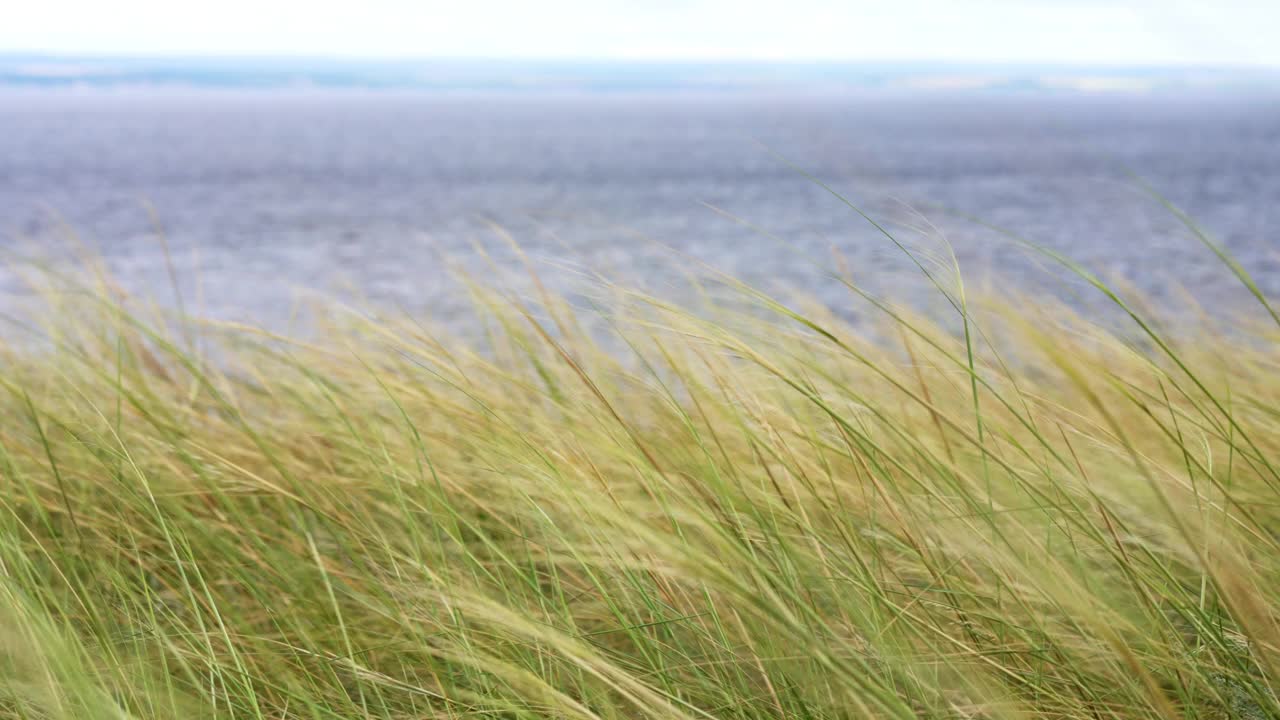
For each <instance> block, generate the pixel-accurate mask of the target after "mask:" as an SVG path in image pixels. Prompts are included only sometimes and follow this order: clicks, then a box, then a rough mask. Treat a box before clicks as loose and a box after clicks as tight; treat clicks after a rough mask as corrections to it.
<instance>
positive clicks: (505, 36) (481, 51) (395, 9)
mask: <svg viewBox="0 0 1280 720" xmlns="http://www.w3.org/2000/svg"><path fill="white" fill-rule="evenodd" d="M7 5H8V7H7V8H6V10H5V11H4V13H3V21H2V22H0V52H6V51H17V52H27V51H36V52H50V53H55V54H71V55H75V54H81V55H83V54H110V55H175V54H177V55H232V56H234V55H255V56H261V55H284V56H299V55H301V56H334V57H368V58H430V57H450V58H453V57H466V58H481V57H483V58H581V59H642V60H661V59H686V60H720V59H723V60H752V59H754V60H853V61H912V60H923V61H950V62H995V63H1010V64H1028V63H1059V64H1084V65H1246V66H1272V67H1280V42H1277V41H1276V38H1280V0H348V1H347V2H342V3H335V2H333V1H332V0H197V1H194V2H192V1H190V0H185V1H184V0H110V1H109V2H104V1H103V0H36V1H33V2H23V1H22V0H14V2H11V3H8V4H7Z"/></svg>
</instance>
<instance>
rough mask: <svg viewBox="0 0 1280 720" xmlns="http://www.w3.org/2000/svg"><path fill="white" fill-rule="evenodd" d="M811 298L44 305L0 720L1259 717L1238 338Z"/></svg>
mask: <svg viewBox="0 0 1280 720" xmlns="http://www.w3.org/2000/svg"><path fill="white" fill-rule="evenodd" d="M1241 272H1242V273H1243V269H1241ZM1242 277H1244V278H1247V274H1245V275H1242ZM850 289H851V292H850V302H851V303H855V302H856V303H860V304H861V306H862V307H865V308H870V309H872V310H874V311H875V312H876V313H878V317H880V318H881V321H878V322H875V323H871V324H864V325H859V326H858V327H856V328H855V327H851V326H849V325H847V324H845V323H842V322H841V321H840V320H839V319H837V318H836V317H835V316H834V315H832V314H829V313H827V312H824V311H822V310H811V311H810V310H806V311H803V312H801V311H799V310H796V309H793V308H789V307H786V306H784V305H782V304H781V303H779V302H778V301H775V300H773V299H770V298H768V297H767V296H765V295H763V294H761V293H759V292H757V291H754V290H752V289H750V288H746V287H741V286H738V287H736V289H735V292H736V293H737V297H738V299H739V301H740V302H737V303H736V304H731V305H721V306H719V309H718V310H717V311H715V312H701V311H700V312H690V311H687V310H685V309H682V308H681V307H675V306H672V305H670V304H666V303H664V302H662V301H660V300H657V299H654V298H651V297H646V296H643V295H640V294H637V293H632V292H627V291H626V290H625V289H624V288H618V287H610V288H608V289H607V290H608V294H609V296H610V299H609V301H608V302H607V303H605V304H604V308H605V309H604V310H600V311H598V314H595V315H594V316H593V317H594V318H595V321H596V322H597V323H598V322H601V321H604V322H606V324H607V325H608V327H609V328H610V334H609V335H608V337H602V336H601V334H600V333H599V332H596V331H591V332H588V331H586V330H584V329H583V325H582V323H583V312H582V311H580V310H575V309H572V308H570V307H569V306H568V305H567V304H566V303H564V302H562V301H559V300H557V299H555V298H552V297H547V296H544V297H543V298H541V300H540V302H539V310H538V312H536V313H534V312H531V311H529V310H526V309H525V308H524V307H523V306H522V305H521V304H520V303H519V302H514V301H511V300H510V299H507V298H504V297H502V296H501V295H500V294H498V293H494V292H489V291H486V290H485V289H484V288H483V287H476V288H475V297H476V304H477V309H478V312H479V313H480V315H481V316H482V317H483V319H484V321H485V322H486V323H488V325H489V326H490V327H491V328H492V332H490V333H489V334H488V336H487V339H486V340H485V341H484V342H483V343H473V342H462V341H456V340H446V339H442V338H441V337H440V336H438V335H435V334H432V333H431V332H428V331H427V330H425V329H423V327H422V326H420V325H418V324H415V323H413V322H410V321H403V322H401V321H395V320H391V321H377V322H375V321H370V320H365V319H361V317H360V316H359V315H355V314H352V315H348V316H344V318H343V319H342V320H341V321H336V322H334V323H332V324H331V325H330V326H327V327H326V328H324V329H323V331H321V332H317V333H315V334H313V335H312V336H311V337H312V339H311V340H310V341H307V340H299V339H287V338H279V337H273V336H271V335H269V334H267V333H265V332H262V331H255V330H252V329H249V328H236V327H228V326H225V325H224V326H217V325H213V324H206V325H204V326H203V327H201V328H199V330H198V332H188V331H187V329H189V326H184V328H180V329H176V330H166V329H164V325H163V323H160V322H158V321H152V320H147V319H144V318H145V317H146V316H145V314H143V313H141V312H140V311H138V310H137V309H136V306H134V305H132V304H130V303H128V302H125V301H123V300H121V299H120V298H119V296H118V295H117V294H116V293H115V292H114V291H113V290H112V288H111V286H110V284H109V283H107V282H106V281H101V282H92V283H85V284H81V285H75V286H74V287H72V286H71V285H69V284H68V282H66V281H58V284H57V287H56V288H55V290H56V292H54V293H51V294H50V296H49V297H50V300H49V307H48V308H47V311H46V312H45V313H44V314H43V315H42V316H41V317H40V318H39V322H40V325H41V326H42V333H43V337H44V340H42V341H41V342H40V343H34V344H33V343H25V344H21V345H17V346H13V347H10V348H9V349H7V350H5V351H3V354H0V363H2V365H0V367H2V368H3V373H2V377H0V418H2V419H3V422H2V423H0V482H3V486H2V490H0V503H3V507H2V508H0V716H3V717H12V718H215V717H217V718H317V719H319V718H366V717H368V718H468V717H495V718H649V717H651V718H663V719H667V718H864V717H884V718H917V717H923V718H968V717H975V718H978V717H980V718H1175V717H1187V718H1227V717H1235V718H1263V717H1277V716H1280V703H1278V702H1277V699H1276V694H1275V690H1276V687H1275V686H1276V683H1277V678H1280V675H1277V669H1278V668H1280V493H1278V492H1277V491H1278V490H1280V328H1278V327H1277V326H1275V325H1269V324H1264V323H1262V322H1259V323H1257V324H1250V323H1246V322H1244V321H1239V322H1230V323H1228V322H1227V321H1224V320H1221V319H1219V320H1215V321H1209V320H1205V321H1203V322H1201V321H1197V320H1194V319H1187V318H1182V319H1180V321H1179V323H1178V325H1177V327H1176V328H1174V329H1172V330H1164V329H1162V328H1163V327H1164V326H1163V325H1162V324H1161V323H1160V322H1159V320H1160V318H1157V317H1151V316H1149V315H1144V314H1142V313H1140V312H1138V311H1137V310H1133V311H1132V314H1128V313H1129V311H1128V310H1126V309H1125V308H1132V307H1135V306H1133V305H1123V306H1122V307H1121V308H1120V314H1121V316H1123V317H1126V318H1127V321H1128V322H1129V323H1130V325H1129V326H1128V328H1127V329H1123V330H1119V331H1112V330H1107V329H1104V328H1103V327H1101V326H1100V325H1098V324H1096V323H1093V322H1090V321H1088V320H1086V319H1085V318H1082V317H1079V316H1077V315H1075V314H1073V313H1072V312H1071V311H1070V310H1069V309H1067V308H1066V307H1063V306H1058V305H1054V304H1051V303H1049V302H1048V301H1044V300H1035V301H1027V300H1026V299H1024V298H1013V297H1004V298H985V299H983V301H982V302H978V301H977V300H975V299H973V298H968V299H966V298H965V297H964V296H963V295H962V294H961V293H960V292H958V291H957V292H950V291H948V292H949V294H948V298H949V299H950V300H951V301H952V302H954V303H955V306H956V311H957V315H956V318H957V319H958V325H953V326H948V327H947V328H943V327H941V326H938V325H935V324H932V323H930V322H927V321H926V320H924V319H923V318H921V317H918V316H916V315H913V314H911V313H908V312H906V311H905V310H897V309H894V308H893V307H892V306H889V305H886V304H883V303H882V302H881V301H879V300H876V299H874V298H869V297H865V296H863V295H862V294H860V293H859V292H858V291H857V289H856V288H855V287H853V286H850ZM1098 289H1099V290H1100V291H1102V292H1103V293H1109V292H1111V291H1110V290H1108V289H1107V288H1106V287H1105V286H1103V285H1101V283H1099V284H1098ZM73 290H74V292H73ZM1258 298H1259V299H1261V300H1263V302H1264V303H1265V298H1263V297H1262V296H1261V294H1259V295H1258ZM1114 300H1115V301H1116V302H1117V303H1119V304H1123V301H1122V300H1120V298H1119V296H1118V295H1117V296H1115V297H1114ZM1260 317H1261V318H1262V320H1265V321H1266V322H1269V319H1268V318H1267V317H1266V315H1265V314H1263V315H1261V316H1260ZM32 322H35V319H34V318H33V319H32Z"/></svg>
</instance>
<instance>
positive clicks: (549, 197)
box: [0, 0, 1280, 325]
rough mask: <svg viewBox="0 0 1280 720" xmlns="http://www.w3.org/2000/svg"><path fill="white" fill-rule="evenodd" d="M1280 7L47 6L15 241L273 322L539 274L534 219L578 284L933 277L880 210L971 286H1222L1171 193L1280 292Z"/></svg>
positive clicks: (230, 313) (11, 218) (562, 2)
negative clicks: (460, 274) (343, 301)
mask: <svg viewBox="0 0 1280 720" xmlns="http://www.w3.org/2000/svg"><path fill="white" fill-rule="evenodd" d="M1278 32H1280V3H1275V2H1270V1H1264V0H1219V1H1217V2H1211V3H1210V2H1192V1H1189V0H1163V1H1161V2H1156V1H1155V0H1112V1H1108V2H1102V1H1101V0H968V1H964V2H955V1H953V0H903V1H901V2H895V3H885V2H878V1H873V0H844V1H842V2H835V1H830V0H793V1H792V2H788V3H764V2H755V1H754V0H738V1H736V2H729V1H728V0H647V1H645V2H631V1H626V0H603V1H597V2H587V1H586V0H546V1H545V2H540V3H524V2H517V1H515V0H480V1H477V2H471V3H465V4H464V3H454V2H442V1H437V0H429V1H427V2H423V1H421V0H418V1H414V2H410V1H408V0H370V1H369V2H365V3H362V4H360V5H359V7H356V6H354V5H352V4H336V3H334V4H327V3H315V2H303V1H302V0H257V1H255V2H248V1H247V0H225V1H224V2H220V3H198V4H197V3H183V2H160V1H159V0H117V1H116V2H112V3H97V2H90V1H89V0H45V2H42V3H39V4H35V3H28V4H25V5H23V6H17V7H13V8H9V9H7V10H6V17H5V21H4V23H3V25H0V250H3V251H4V252H5V253H7V254H8V255H9V256H11V257H12V256H19V255H25V254H28V253H31V252H37V253H39V252H49V253H53V254H54V255H56V256H57V257H63V258H70V257H71V256H73V255H74V253H75V252H76V251H75V250H73V248H76V247H86V248H90V249H91V251H92V252H94V253H97V254H100V255H101V256H102V257H103V258H104V259H105V260H106V261H107V263H108V264H109V265H110V267H111V268H112V269H113V271H114V272H115V273H116V274H117V275H118V277H119V278H120V279H121V281H122V282H123V283H124V284H125V285H126V286H127V287H129V288H130V289H131V290H133V291H135V292H138V293H141V294H144V295H149V296H154V297H157V298H161V299H162V301H165V300H164V298H168V297H170V295H171V290H170V284H171V283H170V279H169V267H170V266H172V268H173V271H174V273H175V274H176V275H177V277H178V280H179V282H178V284H179V287H180V288H181V291H182V292H183V293H184V294H186V295H187V296H188V297H187V304H188V306H189V307H188V309H191V310H196V311H198V312H201V313H203V314H209V315H214V316H217V317H228V318H235V319H242V320H243V319H251V320H255V321H258V322H265V323H267V324H270V325H286V324H287V323H288V321H289V320H288V319H289V317H290V316H291V315H292V314H293V311H294V308H295V306H296V304H297V303H298V302H299V300H300V299H301V298H305V297H307V296H308V295H309V294H312V293H322V294H326V295H337V296H339V297H343V298H353V297H362V298H370V299H372V300H374V301H375V302H377V303H379V304H383V305H389V306H394V307H396V308H400V309H403V310H405V311H409V312H414V313H419V314H423V315H427V316H430V317H432V318H435V319H438V320H440V321H443V322H446V323H447V322H450V321H451V320H450V319H451V318H455V317H458V313H459V312H460V308H461V307H462V306H464V305H465V301H464V299H463V298H462V297H461V295H460V294H459V288H458V285H457V283H456V281H455V280H454V279H453V277H452V276H451V273H450V271H449V269H448V266H449V265H450V264H455V265H459V266H461V267H463V268H465V269H467V270H469V271H470V272H472V273H475V274H476V275H477V276H478V277H480V278H482V279H483V278H494V277H496V278H500V279H499V280H497V282H512V283H515V285H513V289H514V290H515V291H516V292H520V291H521V290H522V288H523V286H522V285H520V282H521V281H519V280H513V279H511V278H510V277H508V274H507V273H508V271H514V270H517V269H518V268H519V263H518V262H517V258H516V254H515V252H514V251H513V249H512V246H511V243H510V242H509V241H508V237H510V238H512V239H514V241H515V242H516V243H518V244H519V245H520V247H522V248H523V250H524V251H525V252H527V253H528V254H529V255H530V256H531V257H533V258H534V259H535V261H536V262H537V263H538V266H539V268H540V271H542V272H543V273H544V275H545V276H546V278H547V279H548V282H549V283H551V284H552V285H553V286H555V287H556V288H557V289H560V290H562V291H565V292H569V293H573V292H575V291H576V289H577V288H579V287H580V284H581V279H580V278H581V276H582V274H583V273H584V272H587V271H592V272H600V273H603V274H605V275H607V276H608V277H610V278H613V279H615V280H618V281H621V282H625V283H627V284H631V285H640V286H642V287H645V288H648V289H651V290H654V291H656V292H678V290H676V289H675V288H676V287H677V286H678V285H679V280H680V278H679V277H678V273H676V272H674V271H673V269H689V268H693V267H697V265H698V263H705V264H706V265H707V266H709V267H711V268H715V269H717V270H723V271H726V272H729V273H732V274H734V275H737V276H739V277H741V278H743V279H746V280H748V281H751V282H754V283H758V284H761V285H763V286H765V287H769V288H773V289H777V290H778V291H780V292H791V291H795V290H796V289H800V290H803V291H804V292H805V293H808V294H812V295H816V296H817V297H818V298H819V299H821V300H822V301H824V302H827V303H829V304H831V305H833V306H836V307H837V308H838V307H839V306H840V305H841V303H844V302H846V300H847V295H846V293H845V291H844V290H842V289H841V288H840V287H839V285H838V284H837V283H834V282H832V281H831V280H829V279H828V277H827V275H828V273H829V272H830V270H831V268H832V267H835V266H837V264H844V265H845V266H846V267H847V269H848V271H849V273H850V274H851V275H852V276H853V277H854V278H855V279H856V280H857V281H858V282H860V283H863V284H864V285H866V286H867V287H868V289H870V290H871V291H873V292H882V293H895V294H898V295H907V296H911V295H912V294H913V293H917V292H919V287H920V278H919V273H918V271H917V270H915V269H914V265H913V264H912V263H911V261H910V260H909V259H908V258H906V257H905V256H903V254H902V253H901V251H900V250H898V249H897V248H896V247H895V246H894V245H893V244H892V243H890V242H889V241H888V240H887V239H886V238H885V237H884V236H883V235H882V234H880V232H879V231H878V230H877V229H876V228H875V227H873V226H872V225H870V224H869V223H868V222H867V221H866V220H865V219H864V218H863V217H861V216H860V215H859V214H858V212H856V211H855V210H854V209H853V208H852V207H851V206H854V207H856V208H857V209H859V210H862V211H864V212H866V213H868V214H869V215H870V216H872V217H873V218H875V219H876V220H877V221H878V222H881V223H883V225H884V226H885V227H886V228H887V229H889V230H890V231H891V232H893V233H894V234H895V236H897V237H898V238H899V239H900V240H901V241H902V242H903V243H904V244H906V245H907V246H908V247H910V248H913V249H916V250H918V251H920V252H922V253H924V254H925V255H927V256H928V257H937V258H940V259H946V258H947V257H948V256H949V253H950V252H952V251H953V250H954V252H955V255H956V257H957V258H958V260H959V263H960V267H961V268H962V270H963V271H964V273H965V275H966V277H967V278H969V279H970V281H971V282H974V283H981V282H985V281H994V280H992V279H998V280H999V281H1000V282H1010V283H1017V284H1019V285H1020V289H1024V290H1028V291H1031V290H1035V291H1039V290H1041V289H1043V288H1046V287H1049V286H1050V283H1048V282H1047V278H1048V277H1049V276H1050V274H1048V273H1047V271H1046V270H1044V269H1043V268H1041V267H1039V265H1038V264H1037V263H1036V262H1034V261H1033V259H1032V257H1031V256H1030V255H1029V254H1028V253H1027V252H1026V251H1025V250H1023V249H1020V247H1019V245H1018V243H1017V242H1015V241H1013V240H1011V239H1010V235H1017V236H1021V237H1024V238H1026V239H1028V240H1031V241H1034V242H1037V243H1041V244H1043V245H1045V246H1047V247H1050V248H1053V249H1056V250H1059V251H1062V252H1064V253H1065V254H1067V255H1069V256H1071V257H1072V258H1074V259H1076V260H1079V261H1080V262H1082V263H1083V264H1085V265H1086V266H1087V267H1089V268H1090V269H1092V270H1094V271H1096V272H1099V273H1103V274H1107V275H1114V276H1116V277H1118V278H1121V279H1123V280H1126V281H1128V282H1130V283H1133V284H1134V285H1136V286H1137V287H1138V288H1139V289H1141V290H1143V291H1145V292H1147V293H1150V294H1152V295H1156V296H1161V295H1168V294H1172V293H1177V292H1181V291H1183V290H1186V291H1189V292H1191V293H1192V294H1194V295H1195V297H1196V298H1197V300H1198V301H1200V302H1202V303H1204V304H1206V305H1208V306H1214V305H1215V304H1222V305H1223V306H1224V307H1225V306H1228V305H1229V303H1230V302H1231V300H1232V298H1233V297H1235V296H1236V294H1238V292H1239V291H1238V290H1236V289H1235V287H1236V284H1235V281H1234V280H1233V279H1232V278H1231V277H1230V275H1229V273H1228V272H1226V271H1224V269H1223V268H1222V267H1221V265H1220V264H1219V263H1218V262H1217V260H1216V259H1215V258H1214V257H1213V255H1212V253H1211V252H1209V251H1208V250H1207V249H1206V248H1205V247H1203V246H1202V245H1200V244H1199V243H1197V242H1196V241H1195V240H1194V239H1193V238H1192V237H1191V235H1190V233H1189V231H1188V229H1187V228H1186V227H1185V226H1184V225H1183V224H1182V223H1181V222H1180V221H1179V220H1178V219H1177V217H1176V216H1175V215H1174V214H1173V213H1171V212H1170V211H1169V210H1168V209H1167V208H1166V207H1164V206H1163V205H1162V204H1161V202H1159V201H1158V200H1157V199H1156V198H1153V197H1152V195H1151V194H1150V192H1149V191H1148V189H1146V186H1149V188H1150V189H1151V190H1154V191H1156V192H1158V193H1159V194H1160V195H1162V196H1164V197H1165V198H1167V199H1168V200H1169V201H1170V202H1172V203H1174V204H1176V205H1177V206H1179V207H1181V208H1183V209H1185V210H1186V211H1187V212H1188V213H1189V214H1190V215H1191V216H1193V217H1194V218H1195V219H1196V221H1197V222H1199V223H1200V224H1201V225H1202V226H1204V228H1206V229H1207V230H1208V231H1209V232H1210V233H1212V235H1213V236H1214V237H1215V238H1217V239H1218V240H1219V241H1221V242H1222V243H1223V244H1224V245H1225V246H1226V247H1227V248H1228V249H1230V250H1231V251H1232V252H1233V253H1235V254H1236V256H1237V257H1238V258H1239V259H1240V260H1241V262H1242V263H1244V264H1245V266H1246V267H1248V268H1249V269H1250V271H1251V272H1253V273H1254V274H1255V276H1256V277H1257V279H1258V281H1259V283H1260V284H1261V285H1262V286H1263V287H1264V288H1265V289H1267V290H1268V291H1269V292H1272V293H1275V292H1280V258H1278V256H1277V248H1278V247H1280V242H1278V238H1277V233H1276V230H1275V228H1276V227H1277V225H1280V223H1278V222H1277V221H1280V43H1276V42H1274V39H1275V37H1276V36H1277V33H1278ZM991 226H996V227H997V228H999V229H994V228H993V227H991ZM166 250H167V252H166ZM166 255H167V257H168V258H169V259H168V260H166ZM834 258H838V259H834ZM1054 287H1056V286H1054ZM1051 291H1052V292H1058V290H1056V289H1055V290H1051ZM23 292H24V290H23V286H22V283H21V282H20V281H19V279H17V278H16V277H14V276H12V275H11V274H4V273H3V271H0V294H3V295H5V296H8V297H10V298H12V297H14V296H21V295H22V294H23ZM920 297H923V295H920ZM4 302H5V301H4V300H0V305H3V303H4Z"/></svg>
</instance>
